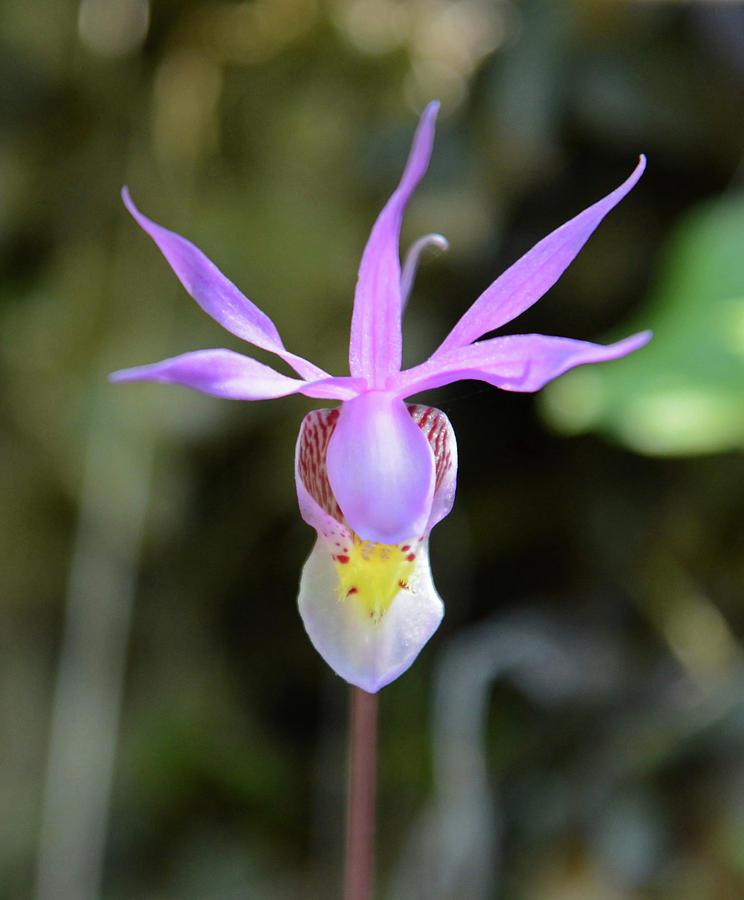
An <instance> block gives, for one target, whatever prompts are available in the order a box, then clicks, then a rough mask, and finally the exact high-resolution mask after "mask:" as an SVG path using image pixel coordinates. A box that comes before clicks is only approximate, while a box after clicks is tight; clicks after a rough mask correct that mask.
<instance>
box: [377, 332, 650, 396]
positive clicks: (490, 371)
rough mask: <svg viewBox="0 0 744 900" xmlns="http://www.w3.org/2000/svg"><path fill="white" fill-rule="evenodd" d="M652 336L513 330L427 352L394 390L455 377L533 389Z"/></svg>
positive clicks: (407, 392)
mask: <svg viewBox="0 0 744 900" xmlns="http://www.w3.org/2000/svg"><path fill="white" fill-rule="evenodd" d="M650 339H651V332H650V331H642V332H640V333H639V334H635V335H632V336H631V337H627V338H625V339H624V340H622V341H618V342H617V343H614V344H608V345H603V344H592V343H590V342H589V341H575V340H572V339H570V338H561V337H551V336H550V335H545V334H512V335H507V336H506V337H497V338H491V339H490V340H487V341H478V342H477V343H475V344H471V345H470V346H468V347H459V348H456V349H454V350H450V351H449V352H447V353H441V354H439V355H438V356H437V357H432V358H431V359H430V360H428V361H427V362H425V363H422V364H421V365H420V366H415V367H414V368H413V369H408V370H407V371H405V372H402V373H401V374H400V375H399V376H398V378H397V379H396V382H395V385H394V387H393V392H394V393H395V394H396V395H397V396H399V397H401V398H403V397H410V396H411V395H412V394H416V393H418V392H419V391H424V390H429V389H430V388H435V387H441V386H442V385H444V384H451V383H452V382H454V381H462V380H465V379H470V378H471V379H474V380H477V381H487V382H488V383H489V384H492V385H494V386H495V387H498V388H502V389H503V390H506V391H527V392H531V391H538V390H540V388H541V387H543V385H545V384H546V383H547V382H548V381H551V380H552V379H553V378H557V377H558V376H559V375H562V374H563V373H564V372H567V371H568V370H569V369H573V368H574V367H575V366H581V365H584V364H586V363H597V362H606V361H607V360H611V359H619V358H620V357H621V356H627V354H628V353H632V352H633V351H634V350H638V349H639V348H640V347H643V346H644V345H645V344H647V343H648V342H649V340H650Z"/></svg>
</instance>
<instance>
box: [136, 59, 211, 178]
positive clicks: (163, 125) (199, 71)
mask: <svg viewBox="0 0 744 900" xmlns="http://www.w3.org/2000/svg"><path fill="white" fill-rule="evenodd" d="M221 92H222V71H221V69H220V68H219V67H218V66H216V65H215V64H214V63H213V62H211V61H210V60H208V59H207V58H206V57H205V56H203V55H202V54H200V53H196V52H194V51H189V50H177V51H175V52H173V53H171V54H170V55H168V56H166V58H165V59H164V60H163V62H162V63H161V65H160V67H159V69H158V71H157V74H156V76H155V84H154V91H153V106H152V117H153V129H152V133H153V143H154V150H155V155H156V156H157V158H158V159H159V160H160V161H161V162H162V163H164V164H166V165H168V164H176V165H181V166H192V165H194V164H195V163H196V162H198V160H199V159H201V158H202V157H203V156H204V155H206V154H207V153H208V152H209V151H211V150H213V149H214V148H215V146H216V144H217V136H218V134H219V125H218V121H217V104H218V102H219V98H220V95H221Z"/></svg>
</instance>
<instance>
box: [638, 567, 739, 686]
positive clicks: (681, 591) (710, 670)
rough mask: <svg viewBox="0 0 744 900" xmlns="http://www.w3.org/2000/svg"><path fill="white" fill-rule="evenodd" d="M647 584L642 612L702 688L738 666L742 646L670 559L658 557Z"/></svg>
mask: <svg viewBox="0 0 744 900" xmlns="http://www.w3.org/2000/svg"><path fill="white" fill-rule="evenodd" d="M647 584H648V594H647V597H646V598H645V599H644V601H643V608H644V610H645V611H646V612H647V613H648V614H649V616H650V617H651V619H652V621H653V622H654V623H655V625H656V627H657V628H658V629H659V631H660V632H661V634H662V635H663V636H664V639H665V640H666V641H667V643H668V644H669V647H670V648H671V650H672V652H673V653H674V655H675V656H676V657H677V659H678V660H679V662H680V663H681V664H682V666H683V667H684V668H685V669H686V670H687V672H688V673H689V674H690V675H691V676H692V677H693V678H694V679H695V681H696V682H698V684H699V685H700V686H701V687H703V688H705V687H715V685H716V683H717V682H718V681H719V680H720V679H721V678H722V677H725V676H727V675H729V674H730V673H731V672H732V671H734V670H735V669H739V668H740V667H741V663H742V650H741V646H740V645H739V642H738V641H737V639H736V636H735V635H734V633H733V632H732V631H731V628H730V627H729V624H728V622H727V621H726V619H725V618H724V616H723V615H722V613H721V611H720V610H719V609H718V607H717V606H716V605H715V604H714V603H712V602H711V600H710V599H709V598H708V597H706V596H705V594H704V593H703V592H702V591H701V590H700V589H699V588H698V587H697V586H696V585H695V584H694V583H693V581H692V580H691V579H690V577H689V576H688V575H687V574H686V573H685V572H684V571H683V570H682V569H681V568H680V566H679V565H678V564H677V563H675V562H674V560H671V559H661V560H658V559H657V560H656V562H655V564H654V569H653V570H652V571H651V572H650V573H649V577H648V581H647Z"/></svg>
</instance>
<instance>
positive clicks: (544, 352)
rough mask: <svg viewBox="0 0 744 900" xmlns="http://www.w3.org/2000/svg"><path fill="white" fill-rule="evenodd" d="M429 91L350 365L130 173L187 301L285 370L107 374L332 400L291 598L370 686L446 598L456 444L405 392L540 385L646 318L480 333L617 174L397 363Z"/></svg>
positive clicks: (193, 362)
mask: <svg viewBox="0 0 744 900" xmlns="http://www.w3.org/2000/svg"><path fill="white" fill-rule="evenodd" d="M437 109H438V103H436V102H433V103H430V104H429V106H428V107H427V108H426V110H425V111H424V114H423V116H422V117H421V121H420V122H419V125H418V128H417V130H416V134H415V137H414V139H413V146H412V148H411V152H410V155H409V157H408V162H407V164H406V167H405V170H404V172H403V177H402V178H401V181H400V184H399V185H398V187H397V188H396V190H395V192H394V193H393V195H392V196H391V197H390V199H389V200H388V202H387V204H386V205H385V207H384V208H383V210H382V212H381V213H380V215H379V216H378V218H377V221H376V222H375V224H374V227H373V228H372V233H371V234H370V237H369V240H368V241H367V245H366V247H365V249H364V253H363V255H362V261H361V265H360V267H359V278H358V281H357V286H356V293H355V296H354V311H353V316H352V321H351V340H350V343H349V369H350V374H349V375H348V376H331V375H329V374H328V373H327V372H325V371H324V370H323V369H320V368H318V367H317V366H316V365H314V364H313V363H311V362H308V360H306V359H304V358H303V357H301V356H297V355H295V354H294V353H291V352H290V351H289V350H287V349H286V348H285V346H284V344H283V343H282V339H281V337H280V336H279V332H278V331H277V329H276V327H275V325H274V323H273V322H272V321H271V319H270V318H269V317H268V316H267V315H266V314H265V313H263V312H262V311H261V310H260V309H258V307H257V306H255V305H254V304H253V303H252V302H251V301H250V300H248V299H247V298H246V297H244V296H243V294H242V293H241V292H240V291H239V290H238V289H237V288H236V287H235V286H234V285H233V284H232V283H231V282H230V281H228V279H227V278H226V277H225V276H224V275H223V274H222V272H220V271H219V269H217V267H216V266H215V265H214V264H213V263H212V262H210V261H209V260H208V259H207V257H206V256H205V255H204V254H203V253H202V252H201V251H200V250H198V249H197V248H196V247H195V246H194V245H193V244H191V243H190V242H189V241H187V240H185V239H184V238H182V237H179V236H178V235H177V234H174V233H173V232H172V231H168V230H166V229H165V228H163V227H161V226H160V225H156V224H155V223H154V222H152V221H150V220H149V219H147V218H146V217H145V216H143V215H142V213H141V212H139V210H138V209H137V208H136V207H135V206H134V204H133V203H132V200H131V198H130V196H129V193H128V191H127V189H126V188H124V190H123V192H122V196H123V199H124V203H125V204H126V206H127V208H128V209H129V211H130V213H131V214H132V216H134V218H135V219H136V221H137V222H138V223H139V225H140V226H141V227H142V228H143V229H144V230H145V231H146V232H147V233H148V234H149V235H150V237H151V238H152V239H153V240H154V241H155V243H156V244H157V245H158V247H159V248H160V250H161V252H162V253H163V255H164V256H165V258H166V260H167V261H168V262H169V263H170V265H171V267H172V268H173V271H174V272H175V273H176V275H177V276H178V278H179V279H180V281H181V283H182V284H183V286H184V287H185V288H186V290H187V291H188V292H189V294H191V296H192V297H193V298H194V299H195V300H196V302H197V303H198V304H199V305H200V306H201V307H202V309H204V311H205V312H207V313H209V315H210V316H212V317H213V318H214V319H216V320H217V321H218V322H219V323H220V324H221V325H223V326H224V327H225V328H226V329H227V330H228V331H230V332H232V333H233V334H234V335H237V337H239V338H242V339H243V340H245V341H248V342H249V343H251V344H254V345H255V346H257V347H261V348H262V349H263V350H269V351H271V352H272V353H275V354H276V355H277V356H278V357H280V358H281V359H283V360H284V361H285V362H286V363H287V364H288V365H289V366H290V367H291V368H292V369H294V371H295V372H296V373H297V377H289V376H287V375H283V374H281V373H279V372H277V371H275V370H274V369H272V368H271V367H270V366H267V365H264V364H263V363H260V362H258V361H256V360H254V359H251V358H250V357H247V356H243V355H242V354H240V353H235V352H234V351H232V350H197V351H195V352H193V353H184V354H182V355H180V356H176V357H173V358H171V359H166V360H163V361H162V362H157V363H152V364H151V365H145V366H139V367H137V368H133V369H124V370H123V371H120V372H116V373H114V374H113V375H112V376H111V379H112V380H113V381H162V382H174V383H177V384H183V385H186V386H187V387H191V388H194V389H196V390H198V391H203V392H205V393H207V394H214V395H215V396H217V397H228V398H232V399H235V400H266V399H269V398H274V397H282V396H286V395H288V394H294V393H302V394H305V395H306V396H308V397H313V398H318V399H331V400H339V401H341V405H340V406H338V407H336V408H334V409H320V410H315V411H314V412H311V413H308V415H307V416H306V417H305V419H304V420H303V422H302V425H301V427H300V435H299V438H298V440H297V449H296V456H295V481H296V484H297V496H298V500H299V505H300V512H301V514H302V517H303V518H304V520H305V521H306V522H307V523H308V524H309V525H311V526H312V527H313V528H314V529H315V530H316V531H317V534H318V536H317V540H316V543H315V547H314V549H313V551H312V553H311V554H310V557H309V559H308V560H307V562H306V564H305V567H304V569H303V572H302V579H301V582H300V593H299V608H300V614H301V616H302V620H303V622H304V624H305V628H306V630H307V632H308V634H309V636H310V639H311V640H312V642H313V644H314V645H315V647H316V649H317V650H318V651H319V653H320V654H321V656H323V658H324V659H325V660H326V662H327V663H328V664H329V665H330V666H331V667H332V668H333V669H334V670H335V671H336V672H337V673H338V674H339V675H341V676H342V677H343V678H345V679H346V680H347V681H349V682H350V683H352V684H355V685H357V686H358V687H361V688H363V689H364V690H366V691H369V692H375V691H377V690H379V689H380V688H381V687H383V686H384V685H386V684H388V683H389V682H390V681H392V680H393V679H395V678H397V677H398V675H400V674H401V673H402V672H404V671H405V670H406V669H407V668H408V667H409V666H410V665H411V663H412V662H413V660H414V659H415V658H416V656H417V655H418V653H419V651H420V650H421V648H422V647H423V646H424V644H425V643H426V642H427V640H428V639H429V638H430V637H431V635H432V634H433V633H434V631H435V630H436V628H437V626H438V625H439V622H440V621H441V618H442V614H443V607H442V601H441V599H440V597H439V595H438V594H437V592H436V589H435V587H434V583H433V581H432V577H431V569H430V566H429V556H428V539H429V532H430V531H431V529H432V528H433V526H434V525H436V523H437V522H439V521H440V519H442V518H444V516H446V515H447V513H448V512H449V511H450V509H451V507H452V502H453V500H454V494H455V480H456V474H457V449H456V444H455V437H454V434H453V431H452V427H451V425H450V423H449V421H448V420H447V417H446V416H445V415H444V413H442V412H440V411H439V410H437V409H433V408H431V407H427V406H413V405H411V406H409V405H407V404H406V403H405V400H406V398H408V397H410V396H412V395H414V394H417V393H419V392H420V391H423V390H427V389H428V388H434V387H439V386H440V385H444V384H449V383H451V382H454V381H459V380H461V379H478V380H481V381H486V382H488V383H489V384H492V385H494V386H495V387H499V388H502V389H504V390H507V391H537V390H539V388H541V387H542V386H543V385H544V384H545V383H546V382H548V381H550V380H551V379H553V378H556V377H557V376H558V375H561V374H562V373H563V372H565V371H567V370H568V369H571V368H573V367H574V366H578V365H582V364H584V363H596V362H602V361H604V360H611V359H617V358H618V357H621V356H624V355H625V354H627V353H630V352H632V351H633V350H637V349H638V348H639V347H642V346H643V345H644V344H645V343H646V342H647V341H648V340H649V338H650V333H648V332H642V333H640V334H636V335H634V336H632V337H629V338H626V339H625V340H622V341H619V342H617V343H615V344H610V345H608V346H604V345H600V344H592V343H588V342H586V341H577V340H572V339H569V338H561V337H550V336H546V335H541V334H519V335H509V336H506V337H491V338H488V339H486V340H479V339H480V338H482V337H483V336H484V335H486V334H488V333H489V332H492V331H494V330H495V329H497V328H498V327H499V326H501V325H504V324H505V323H507V322H510V321H511V320H512V319H514V318H515V317H516V316H518V315H519V314H520V313H521V312H522V311H523V310H525V309H527V308H528V307H529V306H531V305H532V304H533V303H535V302H536V301H537V300H539V299H540V297H542V295H543V294H544V293H545V292H546V291H547V290H548V289H549V288H550V287H551V286H552V285H553V284H554V283H555V282H556V281H557V280H558V278H559V277H560V275H561V274H562V273H563V271H564V270H565V269H566V267H567V266H568V265H569V263H570V262H571V260H572V259H573V258H574V257H575V256H576V254H577V253H578V252H579V250H580V249H581V247H582V246H583V245H584V243H585V242H586V240H587V239H588V238H589V235H590V234H591V233H592V232H593V231H594V229H595V228H596V227H597V225H598V224H599V223H600V221H601V220H602V218H603V217H604V216H605V214H606V213H607V212H609V210H610V209H612V207H613V206H615V204H616V203H618V202H619V201H620V200H621V199H622V198H623V197H624V196H625V195H626V194H627V193H628V191H630V189H631V188H632V187H633V186H634V185H635V183H636V182H637V181H638V179H639V178H640V176H641V173H642V172H643V169H644V166H645V159H644V158H643V157H642V156H641V158H640V160H639V163H638V165H637V166H636V168H635V171H634V172H633V173H632V174H631V175H630V177H629V178H628V179H627V181H625V182H624V183H623V184H621V185H620V187H618V188H616V189H615V190H614V191H612V193H610V194H608V195H607V196H606V197H604V198H603V199H602V200H599V201H598V202H597V203H595V204H594V205H593V206H590V207H589V208H588V209H585V210H584V211H583V212H581V213H579V215H577V216H576V217H575V218H573V219H571V220H570V221H569V222H566V224H564V225H562V226H561V227H560V228H558V229H557V230H556V231H554V232H552V234H550V235H548V237H546V238H544V239H543V240H542V241H540V242H539V243H538V244H537V245H536V246H535V247H533V248H532V249H531V250H530V251H529V252H528V253H526V254H525V255H524V256H523V257H522V258H521V259H520V260H518V261H517V262H516V263H514V265H512V266H511V268H509V269H507V270H506V272H504V274H503V275H501V276H500V277H499V278H497V279H496V281H494V282H493V284H492V285H491V286H490V287H488V288H487V289H486V290H485V291H484V292H483V293H482V294H481V295H480V297H479V298H478V299H477V300H476V301H475V303H474V304H473V305H472V306H471V307H470V309H469V310H468V311H467V312H466V313H465V315H463V317H462V318H461V319H460V321H459V322H458V323H457V324H456V325H455V327H454V328H453V329H452V331H450V333H449V335H448V336H447V337H446V338H445V340H444V341H443V343H442V344H441V345H440V346H439V347H438V349H437V350H435V352H434V353H433V354H432V355H431V357H430V358H429V359H428V360H426V362H423V363H421V364H420V365H417V366H414V367H413V368H411V369H406V370H404V371H401V314H402V311H403V307H404V305H405V302H406V300H407V295H408V292H409V290H410V285H411V281H412V278H413V274H414V272H415V267H416V262H417V259H418V255H419V253H420V251H421V249H422V247H423V246H425V245H426V244H427V243H432V242H434V243H440V244H441V243H445V242H444V239H443V238H441V237H440V236H439V235H431V236H427V237H426V238H422V239H421V241H417V242H416V244H414V246H413V248H412V249H411V252H410V253H409V257H408V259H407V260H406V263H405V265H404V266H403V269H402V271H401V265H400V259H399V255H398V242H399V236H400V227H401V219H402V216H403V211H404V209H405V206H406V204H407V203H408V200H409V198H410V196H411V194H412V193H413V190H414V188H415V187H416V185H417V184H418V182H419V181H420V179H421V177H422V176H423V174H424V172H425V171H426V168H427V166H428V164H429V158H430V156H431V150H432V144H433V140H434V121H435V118H436V114H437Z"/></svg>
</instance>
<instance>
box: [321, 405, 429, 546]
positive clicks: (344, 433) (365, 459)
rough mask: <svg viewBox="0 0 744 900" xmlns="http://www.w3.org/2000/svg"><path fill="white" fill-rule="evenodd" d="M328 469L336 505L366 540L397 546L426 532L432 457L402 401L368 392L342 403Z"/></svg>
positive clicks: (330, 447) (423, 436)
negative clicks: (337, 504)
mask: <svg viewBox="0 0 744 900" xmlns="http://www.w3.org/2000/svg"><path fill="white" fill-rule="evenodd" d="M327 465H328V477H329V479H330V484H331V487H332V488H333V493H334V495H335V497H336V500H337V501H338V503H339V506H340V507H341V510H342V511H343V514H344V516H345V518H346V520H347V522H348V523H349V525H351V527H352V529H353V530H354V531H355V532H356V534H358V535H359V537H360V538H362V540H371V541H377V542H378V543H382V544H396V543H398V542H400V541H404V540H407V539H409V538H411V537H413V536H414V535H421V534H423V533H424V531H425V529H426V524H427V521H428V519H429V515H430V513H431V506H432V497H433V493H434V480H435V467H434V456H433V453H432V450H431V447H430V446H429V442H428V441H427V439H426V436H425V435H424V434H423V432H422V431H421V429H420V428H419V427H418V425H417V424H416V423H415V422H414V421H413V420H412V419H411V416H410V414H409V412H408V409H407V408H406V406H405V404H404V403H403V402H402V401H401V400H397V399H395V398H394V397H392V396H391V395H390V394H387V393H384V392H382V391H368V392H367V393H364V394H361V395H360V396H359V397H356V398H355V399H354V400H351V401H349V402H348V403H344V404H343V406H342V407H341V412H340V415H339V419H338V423H337V425H336V428H335V431H334V432H333V435H332V437H331V439H330V442H329V444H328V455H327Z"/></svg>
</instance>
